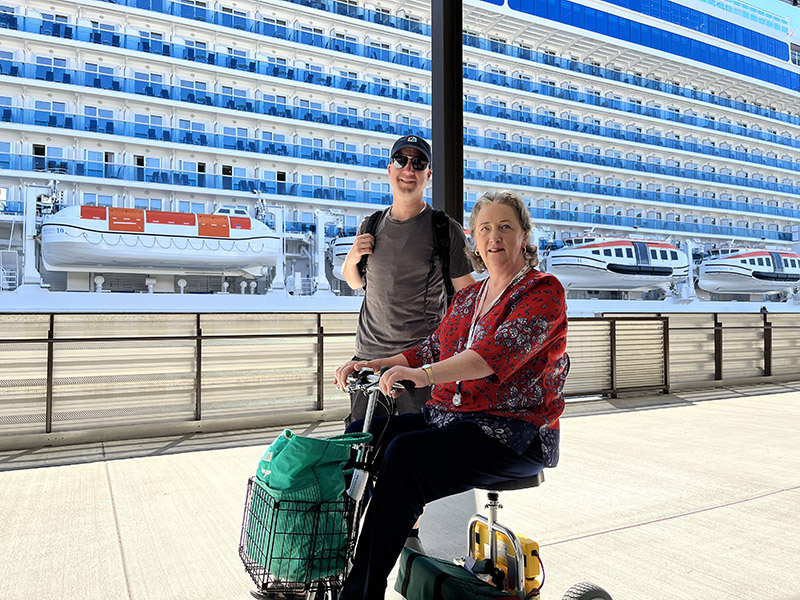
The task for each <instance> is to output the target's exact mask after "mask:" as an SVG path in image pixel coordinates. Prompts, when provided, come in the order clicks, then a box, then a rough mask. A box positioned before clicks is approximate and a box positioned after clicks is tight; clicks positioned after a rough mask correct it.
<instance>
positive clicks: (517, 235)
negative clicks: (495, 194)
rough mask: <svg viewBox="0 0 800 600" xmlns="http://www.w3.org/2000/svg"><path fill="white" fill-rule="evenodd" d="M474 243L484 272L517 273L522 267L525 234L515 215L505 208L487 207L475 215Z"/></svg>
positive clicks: (495, 203) (508, 208)
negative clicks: (508, 270) (512, 271)
mask: <svg viewBox="0 0 800 600" xmlns="http://www.w3.org/2000/svg"><path fill="white" fill-rule="evenodd" d="M474 235H475V243H476V245H477V250H478V253H479V254H480V255H481V258H482V259H483V262H484V263H485V264H486V268H487V269H488V270H489V272H490V273H491V272H492V270H496V269H505V268H507V269H511V270H513V269H516V270H519V269H521V268H522V266H523V265H524V264H525V254H524V248H525V242H526V238H527V236H526V234H525V232H524V231H523V229H522V225H520V222H519V219H517V213H516V211H515V210H514V209H513V208H511V207H510V206H508V205H507V204H499V203H497V202H494V203H492V204H487V205H486V206H484V207H483V208H482V209H481V212H479V213H478V218H477V219H476V223H475V233H474Z"/></svg>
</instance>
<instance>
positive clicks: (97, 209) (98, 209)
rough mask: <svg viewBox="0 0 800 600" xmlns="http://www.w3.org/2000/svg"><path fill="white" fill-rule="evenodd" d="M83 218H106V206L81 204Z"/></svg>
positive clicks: (102, 219)
mask: <svg viewBox="0 0 800 600" xmlns="http://www.w3.org/2000/svg"><path fill="white" fill-rule="evenodd" d="M81 219H92V220H94V221H105V220H106V207H105V206H88V205H81Z"/></svg>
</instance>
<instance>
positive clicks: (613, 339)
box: [608, 319, 617, 398]
mask: <svg viewBox="0 0 800 600" xmlns="http://www.w3.org/2000/svg"><path fill="white" fill-rule="evenodd" d="M609 325H610V328H609V332H608V333H609V343H610V348H609V350H610V353H611V357H610V360H609V365H608V366H609V368H610V369H611V397H612V398H616V397H617V321H616V320H615V319H611V321H609Z"/></svg>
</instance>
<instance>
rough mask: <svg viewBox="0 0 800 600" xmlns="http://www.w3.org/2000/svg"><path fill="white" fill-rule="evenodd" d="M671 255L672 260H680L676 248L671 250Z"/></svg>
mask: <svg viewBox="0 0 800 600" xmlns="http://www.w3.org/2000/svg"><path fill="white" fill-rule="evenodd" d="M669 257H670V258H671V259H672V260H678V253H677V252H675V250H670V251H669Z"/></svg>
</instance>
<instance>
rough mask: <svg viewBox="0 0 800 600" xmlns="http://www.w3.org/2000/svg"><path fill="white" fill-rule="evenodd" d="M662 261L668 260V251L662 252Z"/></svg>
mask: <svg viewBox="0 0 800 600" xmlns="http://www.w3.org/2000/svg"><path fill="white" fill-rule="evenodd" d="M661 260H667V251H666V250H662V251H661Z"/></svg>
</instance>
